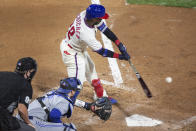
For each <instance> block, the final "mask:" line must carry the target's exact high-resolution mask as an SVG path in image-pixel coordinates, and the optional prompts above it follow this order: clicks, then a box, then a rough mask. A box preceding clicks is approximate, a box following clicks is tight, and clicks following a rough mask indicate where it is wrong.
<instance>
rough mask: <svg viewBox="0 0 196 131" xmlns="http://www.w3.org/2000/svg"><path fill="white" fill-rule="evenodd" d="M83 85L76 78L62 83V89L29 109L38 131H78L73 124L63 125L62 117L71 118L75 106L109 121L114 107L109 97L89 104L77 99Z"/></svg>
mask: <svg viewBox="0 0 196 131" xmlns="http://www.w3.org/2000/svg"><path fill="white" fill-rule="evenodd" d="M81 89H82V84H81V82H80V80H79V79H77V78H75V77H70V78H65V79H63V80H61V81H60V87H59V88H58V89H57V90H52V91H50V92H48V93H46V94H45V95H44V96H42V97H38V98H37V99H35V100H34V101H33V102H32V103H31V104H30V105H29V108H28V113H29V119H30V121H31V122H32V124H33V125H34V126H35V128H36V131H54V130H55V131H76V130H77V129H76V126H75V125H74V124H73V123H63V122H62V121H61V118H62V117H67V118H70V117H71V115H72V112H73V108H74V106H77V107H80V108H84V109H86V110H90V111H92V112H93V113H95V114H96V115H97V116H98V117H99V118H100V119H102V120H105V121H106V120H108V119H109V118H110V116H111V113H112V105H111V103H110V100H109V99H108V98H107V97H102V98H100V99H97V100H96V101H95V102H92V103H87V102H84V101H82V100H79V99H76V98H77V96H78V95H79V93H80V90H81Z"/></svg>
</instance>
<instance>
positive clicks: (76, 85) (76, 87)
mask: <svg viewBox="0 0 196 131" xmlns="http://www.w3.org/2000/svg"><path fill="white" fill-rule="evenodd" d="M81 89H82V84H81V82H80V80H79V79H77V78H76V77H69V78H65V79H62V80H60V87H59V88H58V89H57V92H60V93H64V94H68V93H70V92H71V91H72V90H73V91H76V92H79V91H80V90H81Z"/></svg>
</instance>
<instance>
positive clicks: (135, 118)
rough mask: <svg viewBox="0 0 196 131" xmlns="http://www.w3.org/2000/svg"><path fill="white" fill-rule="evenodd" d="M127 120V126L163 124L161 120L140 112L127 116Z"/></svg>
mask: <svg viewBox="0 0 196 131" xmlns="http://www.w3.org/2000/svg"><path fill="white" fill-rule="evenodd" d="M125 120H126V122H127V126H156V125H159V124H162V122H161V121H158V120H155V119H152V118H149V117H146V116H142V115H138V114H134V115H132V116H130V117H126V118H125Z"/></svg>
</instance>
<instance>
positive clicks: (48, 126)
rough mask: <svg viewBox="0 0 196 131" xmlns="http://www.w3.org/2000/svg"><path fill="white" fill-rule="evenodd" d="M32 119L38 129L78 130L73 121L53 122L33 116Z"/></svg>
mask: <svg viewBox="0 0 196 131" xmlns="http://www.w3.org/2000/svg"><path fill="white" fill-rule="evenodd" d="M30 121H31V123H32V124H33V125H34V126H35V129H36V131H76V127H75V125H74V124H72V123H70V124H64V123H52V122H47V121H44V120H41V119H39V118H36V117H32V118H31V119H30Z"/></svg>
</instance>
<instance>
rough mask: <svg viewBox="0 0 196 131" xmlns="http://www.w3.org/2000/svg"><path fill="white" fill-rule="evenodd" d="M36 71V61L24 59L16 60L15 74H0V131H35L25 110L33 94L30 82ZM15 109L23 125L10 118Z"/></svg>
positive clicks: (29, 58)
mask: <svg viewBox="0 0 196 131" xmlns="http://www.w3.org/2000/svg"><path fill="white" fill-rule="evenodd" d="M36 71H37V64H36V61H35V60H34V59H33V58H31V57H25V58H21V59H19V60H18V62H17V65H16V69H15V72H0V92H1V95H0V130H1V131H8V130H12V131H35V129H34V128H33V125H32V124H31V122H30V121H29V118H28V111H27V109H28V105H29V103H30V101H31V99H32V94H33V90H32V86H31V80H32V79H33V76H34V75H35V73H36ZM16 108H18V113H19V114H20V117H21V118H22V119H23V120H24V122H25V123H24V122H22V121H20V120H18V119H17V118H16V117H13V116H12V115H13V113H14V109H16Z"/></svg>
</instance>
